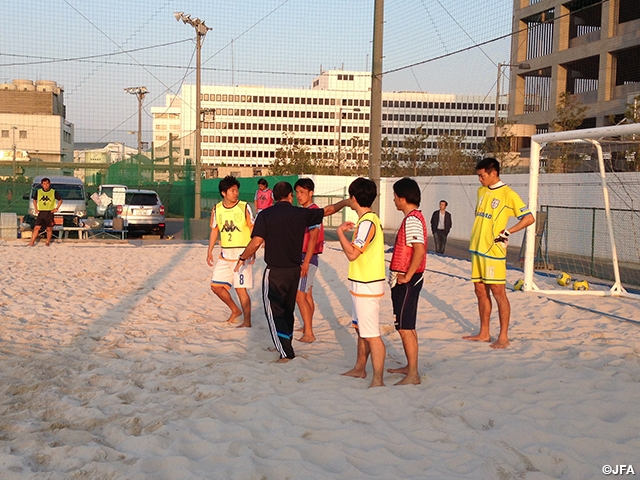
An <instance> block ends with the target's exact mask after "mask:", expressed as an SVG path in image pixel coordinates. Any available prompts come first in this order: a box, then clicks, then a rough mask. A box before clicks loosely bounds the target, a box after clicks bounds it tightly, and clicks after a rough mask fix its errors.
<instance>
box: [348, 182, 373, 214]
mask: <svg viewBox="0 0 640 480" xmlns="http://www.w3.org/2000/svg"><path fill="white" fill-rule="evenodd" d="M377 195H378V189H377V188H376V184H375V183H374V182H373V181H372V180H369V179H368V178H363V177H360V178H356V179H355V180H354V181H353V182H351V185H349V196H350V197H353V198H355V199H356V202H358V205H360V206H361V207H367V208H368V207H371V205H373V201H374V200H375V199H376V196H377Z"/></svg>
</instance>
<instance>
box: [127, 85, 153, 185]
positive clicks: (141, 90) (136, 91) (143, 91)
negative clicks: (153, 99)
mask: <svg viewBox="0 0 640 480" xmlns="http://www.w3.org/2000/svg"><path fill="white" fill-rule="evenodd" d="M124 91H125V92H127V93H130V94H132V95H135V96H136V97H138V185H141V181H142V101H143V100H144V97H145V96H146V95H147V93H149V91H148V90H147V87H128V88H125V89H124Z"/></svg>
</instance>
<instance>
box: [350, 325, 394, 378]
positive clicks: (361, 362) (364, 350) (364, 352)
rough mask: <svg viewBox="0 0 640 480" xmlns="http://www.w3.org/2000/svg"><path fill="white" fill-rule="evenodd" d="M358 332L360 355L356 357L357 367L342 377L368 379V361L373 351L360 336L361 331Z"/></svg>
mask: <svg viewBox="0 0 640 480" xmlns="http://www.w3.org/2000/svg"><path fill="white" fill-rule="evenodd" d="M356 331H357V332H358V355H357V357H356V365H355V367H353V368H352V369H351V370H349V371H348V372H344V373H343V374H342V375H346V376H347V377H356V378H366V376H367V359H368V358H369V353H371V349H370V347H369V343H368V342H367V341H366V340H365V339H364V338H362V337H361V336H360V330H357V329H356ZM383 346H384V345H383ZM383 362H384V358H383Z"/></svg>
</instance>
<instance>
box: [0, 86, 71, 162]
mask: <svg viewBox="0 0 640 480" xmlns="http://www.w3.org/2000/svg"><path fill="white" fill-rule="evenodd" d="M65 117H66V109H65V105H64V90H63V88H62V87H61V86H59V85H57V84H56V82H53V81H49V80H38V81H36V82H32V81H31V80H13V82H12V83H10V84H1V85H0V161H8V160H13V159H14V158H15V159H16V161H17V162H21V161H22V160H24V161H29V160H40V161H43V162H73V141H74V126H73V124H72V123H70V122H67V120H66V118H65Z"/></svg>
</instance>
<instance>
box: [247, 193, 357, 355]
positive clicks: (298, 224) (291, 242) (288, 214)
mask: <svg viewBox="0 0 640 480" xmlns="http://www.w3.org/2000/svg"><path fill="white" fill-rule="evenodd" d="M273 197H274V199H275V201H276V203H275V204H274V205H273V206H272V207H270V208H267V209H265V210H263V211H261V212H260V213H259V214H258V216H257V217H256V221H255V224H254V226H253V232H252V233H251V242H249V245H247V248H245V250H244V252H242V253H241V254H240V256H239V257H238V263H237V264H236V271H237V270H238V269H239V268H240V267H241V266H242V264H243V263H244V262H245V261H246V260H247V259H248V258H249V257H250V256H251V255H253V254H254V253H255V252H256V251H257V250H258V248H260V245H262V243H263V242H264V243H265V248H264V261H265V263H266V264H267V267H266V268H265V271H264V277H263V279H262V298H263V301H264V311H265V315H266V316H267V323H268V325H269V330H270V332H271V338H272V340H273V343H274V345H275V347H276V350H278V353H280V360H278V361H279V362H288V361H289V360H291V359H292V358H294V357H295V353H294V351H293V346H292V345H291V339H292V338H293V322H294V316H293V313H294V309H295V306H296V293H297V291H298V282H299V281H300V265H301V264H302V259H301V256H300V252H301V251H302V243H303V240H304V232H305V229H306V228H307V227H310V226H312V225H317V224H319V223H322V218H323V217H324V216H327V215H332V214H334V213H336V212H338V211H339V210H341V209H342V208H343V207H346V206H348V205H349V200H342V201H340V202H338V203H335V204H333V205H328V206H326V207H324V209H319V208H318V209H309V208H297V207H294V206H293V187H292V186H291V184H290V183H289V182H278V183H277V184H276V185H275V186H274V187H273Z"/></svg>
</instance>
